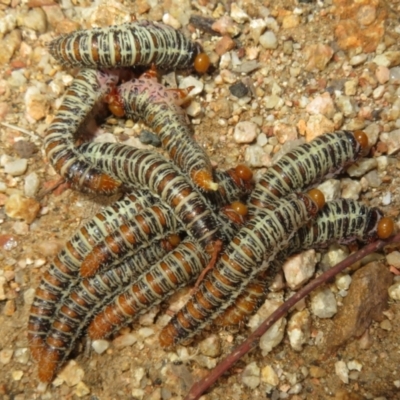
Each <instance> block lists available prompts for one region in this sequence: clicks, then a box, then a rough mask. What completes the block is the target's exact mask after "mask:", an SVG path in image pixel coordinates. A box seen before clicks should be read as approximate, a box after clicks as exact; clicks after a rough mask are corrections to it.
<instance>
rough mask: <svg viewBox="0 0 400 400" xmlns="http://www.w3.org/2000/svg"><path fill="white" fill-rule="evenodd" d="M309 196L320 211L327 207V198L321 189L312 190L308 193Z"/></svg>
mask: <svg viewBox="0 0 400 400" xmlns="http://www.w3.org/2000/svg"><path fill="white" fill-rule="evenodd" d="M307 195H308V197H310V199H311V200H313V201H314V203H315V204H316V205H317V207H318V210H320V209H321V208H322V207H323V206H324V205H325V196H324V194H323V193H322V192H321V191H320V190H319V189H311V190H309V191H308V192H307Z"/></svg>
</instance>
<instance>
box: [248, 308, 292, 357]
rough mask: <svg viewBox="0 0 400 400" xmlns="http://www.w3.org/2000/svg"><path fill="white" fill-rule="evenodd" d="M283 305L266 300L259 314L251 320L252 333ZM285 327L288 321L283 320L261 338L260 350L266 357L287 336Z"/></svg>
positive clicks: (249, 323) (249, 325) (249, 324)
mask: <svg viewBox="0 0 400 400" xmlns="http://www.w3.org/2000/svg"><path fill="white" fill-rule="evenodd" d="M281 304H282V302H281V301H279V300H266V301H265V303H264V304H263V305H262V306H261V307H260V309H259V310H258V311H257V313H256V314H255V315H253V316H252V317H251V318H250V319H249V322H248V324H247V326H248V327H249V328H250V329H251V330H252V331H253V330H255V329H256V328H258V327H259V326H260V324H261V322H262V321H264V320H265V319H266V318H267V317H268V316H269V315H271V314H272V313H273V312H274V311H275V310H276V309H277V308H278V307H279V306H280V305H281ZM285 327H286V319H285V318H281V319H279V320H278V321H277V322H275V324H274V325H272V327H271V328H270V329H269V330H268V331H267V332H266V333H264V335H262V337H261V338H260V348H261V350H262V354H263V355H264V356H265V355H266V354H268V353H269V352H270V351H271V350H272V349H273V348H274V347H276V346H277V345H278V344H279V343H280V342H281V341H282V339H283V337H284V334H285Z"/></svg>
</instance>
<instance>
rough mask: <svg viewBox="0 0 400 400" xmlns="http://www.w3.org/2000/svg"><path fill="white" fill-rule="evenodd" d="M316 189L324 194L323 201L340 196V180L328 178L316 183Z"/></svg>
mask: <svg viewBox="0 0 400 400" xmlns="http://www.w3.org/2000/svg"><path fill="white" fill-rule="evenodd" d="M318 189H319V190H320V191H321V192H322V193H323V194H324V196H325V201H332V200H335V199H338V198H339V197H340V181H339V180H337V179H328V180H327V181H325V182H323V183H321V184H320V185H318Z"/></svg>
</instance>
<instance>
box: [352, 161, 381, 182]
mask: <svg viewBox="0 0 400 400" xmlns="http://www.w3.org/2000/svg"><path fill="white" fill-rule="evenodd" d="M377 165H378V162H377V160H376V159H375V158H363V159H361V160H359V161H357V162H356V163H355V164H353V165H351V166H350V167H349V168H347V174H348V175H349V176H351V177H353V178H354V177H356V178H360V177H361V176H363V175H365V174H366V173H367V172H368V171H371V170H372V169H374V168H376V167H377Z"/></svg>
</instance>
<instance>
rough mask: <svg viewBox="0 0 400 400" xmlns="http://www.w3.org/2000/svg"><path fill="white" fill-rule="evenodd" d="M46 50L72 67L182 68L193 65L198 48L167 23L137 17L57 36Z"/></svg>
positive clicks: (198, 51)
mask: <svg viewBox="0 0 400 400" xmlns="http://www.w3.org/2000/svg"><path fill="white" fill-rule="evenodd" d="M49 51H50V53H51V54H52V56H53V57H54V58H55V59H56V60H57V61H58V62H60V63H62V64H67V65H71V66H73V67H87V68H115V67H131V66H135V65H139V66H149V65H151V64H155V65H156V66H157V67H158V68H162V69H183V68H190V67H192V66H193V62H194V59H195V57H196V56H197V55H198V54H199V53H200V52H201V48H200V46H199V45H198V44H197V43H194V42H192V41H190V40H188V39H187V38H186V37H185V36H184V35H183V34H182V33H181V32H179V31H177V30H175V29H174V28H172V27H170V26H168V25H164V24H161V23H156V22H150V21H139V22H131V23H125V24H122V25H115V26H108V27H105V28H92V29H89V30H79V31H76V32H73V33H71V34H68V35H64V36H60V37H59V38H57V39H55V40H53V41H51V42H50V43H49Z"/></svg>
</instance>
